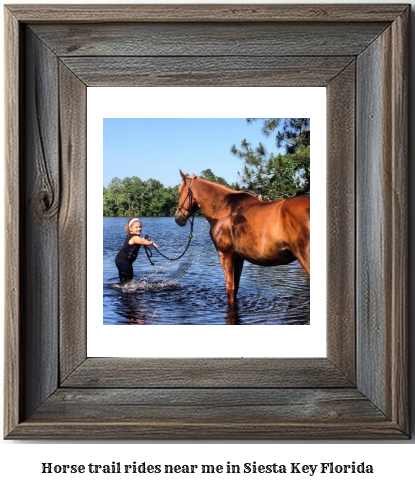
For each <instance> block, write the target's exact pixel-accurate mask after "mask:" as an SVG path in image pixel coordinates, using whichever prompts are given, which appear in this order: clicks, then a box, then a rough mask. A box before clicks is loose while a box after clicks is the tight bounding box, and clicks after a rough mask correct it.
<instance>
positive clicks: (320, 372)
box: [62, 358, 352, 388]
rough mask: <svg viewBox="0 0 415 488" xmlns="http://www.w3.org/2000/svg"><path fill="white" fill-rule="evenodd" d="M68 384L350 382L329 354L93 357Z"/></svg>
mask: <svg viewBox="0 0 415 488" xmlns="http://www.w3.org/2000/svg"><path fill="white" fill-rule="evenodd" d="M62 386H64V387H66V388H68V387H70V388H82V387H90V388H117V387H118V388H121V387H122V388H131V387H134V388H184V387H187V388H215V387H216V388H219V387H220V388H259V387H261V388H276V387H278V388H289V387H294V386H295V388H322V387H330V388H334V387H343V388H344V387H350V386H352V383H351V382H350V381H349V380H348V379H347V378H346V377H345V375H344V374H343V372H342V371H341V370H339V369H338V368H337V367H336V366H334V365H333V364H332V363H331V362H330V361H328V360H327V359H312V358H300V359H264V358H262V359H225V358H220V359H140V358H134V359H133V358H88V359H87V360H86V361H85V362H83V363H82V364H81V365H80V366H79V367H78V368H77V370H75V371H74V372H73V374H72V375H71V376H70V377H68V378H67V379H66V380H65V382H64V383H62Z"/></svg>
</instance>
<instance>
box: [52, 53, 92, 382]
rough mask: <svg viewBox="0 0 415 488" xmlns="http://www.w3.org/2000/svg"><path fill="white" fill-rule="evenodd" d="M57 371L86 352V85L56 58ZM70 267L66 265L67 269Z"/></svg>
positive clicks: (67, 370)
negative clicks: (57, 101) (58, 166)
mask: <svg viewBox="0 0 415 488" xmlns="http://www.w3.org/2000/svg"><path fill="white" fill-rule="evenodd" d="M59 88H60V89H59V96H60V99H59V107H60V110H59V117H60V120H59V123H60V127H59V128H60V172H61V175H62V177H61V181H60V193H61V199H60V209H59V222H58V249H59V305H60V306H59V325H60V328H59V347H60V354H59V358H60V363H59V375H60V380H61V381H62V380H63V379H64V378H65V377H66V376H68V375H69V374H70V373H71V372H72V371H73V370H74V369H75V368H76V367H77V366H78V365H79V363H81V362H82V361H83V360H84V359H85V357H86V339H85V338H86V305H87V299H86V266H85V260H84V258H83V257H84V256H86V205H87V202H86V125H85V123H86V117H85V116H86V114H85V106H86V95H87V94H86V92H87V89H86V85H85V84H84V83H83V82H82V81H80V79H79V78H78V77H76V76H75V75H74V74H73V73H72V72H71V71H69V70H68V69H67V68H66V66H65V65H64V64H63V63H61V62H60V64H59ZM69 270H70V271H69Z"/></svg>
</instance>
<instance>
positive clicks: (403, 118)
mask: <svg viewBox="0 0 415 488" xmlns="http://www.w3.org/2000/svg"><path fill="white" fill-rule="evenodd" d="M409 23H410V11H409V10H407V11H406V12H404V13H403V14H402V15H401V16H399V17H398V18H397V19H396V21H395V22H394V23H393V24H392V25H391V42H392V45H393V46H395V49H394V51H393V53H392V66H391V74H392V87H391V90H392V124H391V131H392V135H391V141H390V143H391V157H392V167H393V171H392V215H393V218H392V252H393V254H392V282H391V293H392V305H391V308H392V310H391V313H392V320H393V324H392V327H391V328H392V331H391V418H392V419H393V420H394V421H395V422H397V423H399V424H400V425H402V426H403V428H404V430H407V431H409V429H410V425H409V392H408V373H409V372H408V369H409V368H408V365H409V362H408V361H409V360H408V355H409V339H408V334H409V332H408V324H409V318H408V308H409V303H408V292H407V290H408V287H409V242H408V239H409V229H408V208H409V207H408V174H409V168H408V165H407V164H402V162H404V161H409V153H408V151H409V142H408V141H409V127H408V121H409V80H408V77H409V75H408V73H409V47H408V46H409V32H408V25H409Z"/></svg>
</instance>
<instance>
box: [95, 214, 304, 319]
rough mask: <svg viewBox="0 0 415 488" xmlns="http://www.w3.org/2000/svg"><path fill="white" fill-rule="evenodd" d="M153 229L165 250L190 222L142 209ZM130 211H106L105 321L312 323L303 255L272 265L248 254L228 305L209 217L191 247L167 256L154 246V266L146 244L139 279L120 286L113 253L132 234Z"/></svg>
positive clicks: (180, 239)
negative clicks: (235, 299)
mask: <svg viewBox="0 0 415 488" xmlns="http://www.w3.org/2000/svg"><path fill="white" fill-rule="evenodd" d="M140 220H141V221H142V223H143V232H142V236H143V237H144V236H145V235H146V234H148V236H149V238H150V239H151V240H154V241H155V242H156V243H157V244H158V245H159V250H160V251H161V252H163V254H165V255H167V256H171V257H175V256H178V255H180V254H181V252H183V250H184V248H185V246H186V244H187V240H188V236H189V231H190V224H189V223H187V224H186V226H185V227H179V226H178V225H177V224H176V223H175V221H174V218H173V217H142V218H141V219H140ZM127 221H128V219H127V218H125V217H104V290H103V297H104V298H103V299H104V317H103V319H104V322H103V323H104V324H105V325H115V324H162V325H174V324H175V325H198V324H203V325H210V324H232V325H238V324H246V325H250V324H307V323H309V321H310V279H309V276H308V275H307V273H306V272H305V271H304V269H303V268H301V266H300V265H299V263H298V261H295V262H294V263H291V264H289V265H286V266H278V267H273V268H265V267H262V266H255V265H252V264H250V263H248V262H246V261H245V264H244V269H243V272H242V277H241V282H240V287H239V291H238V302H237V304H236V305H235V306H234V307H231V308H230V307H228V304H227V299H226V290H225V280H224V276H223V271H222V268H221V266H220V264H219V260H218V255H217V252H216V250H215V246H214V245H213V242H212V240H211V238H210V236H209V224H208V223H207V221H206V219H205V218H204V217H196V218H195V224H194V235H195V237H194V238H193V240H192V243H191V245H190V247H189V249H188V251H187V253H186V254H185V255H184V256H183V257H182V258H181V259H179V260H178V261H174V262H172V261H167V260H165V259H164V258H163V257H162V256H160V255H159V254H158V253H157V252H156V251H155V250H154V249H152V248H151V247H150V249H152V253H153V257H152V260H153V262H154V263H155V265H154V266H152V265H151V264H150V263H149V261H148V259H147V256H146V253H145V249H144V247H143V246H142V247H141V249H140V252H139V253H138V257H137V260H136V261H135V263H134V276H135V279H134V280H133V281H132V282H131V283H128V284H126V285H123V286H120V284H119V278H118V270H117V268H116V266H115V263H114V259H115V256H116V254H117V253H118V251H119V249H120V248H121V247H122V244H123V242H124V239H125V237H126V234H125V232H124V227H125V224H126V223H127Z"/></svg>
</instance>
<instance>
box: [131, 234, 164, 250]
mask: <svg viewBox="0 0 415 488" xmlns="http://www.w3.org/2000/svg"><path fill="white" fill-rule="evenodd" d="M129 244H141V245H143V246H154V247H156V248H158V245H157V244H156V243H155V242H154V241H149V240H148V239H144V238H143V237H139V236H134V237H132V238H131V239H130V240H129Z"/></svg>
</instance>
